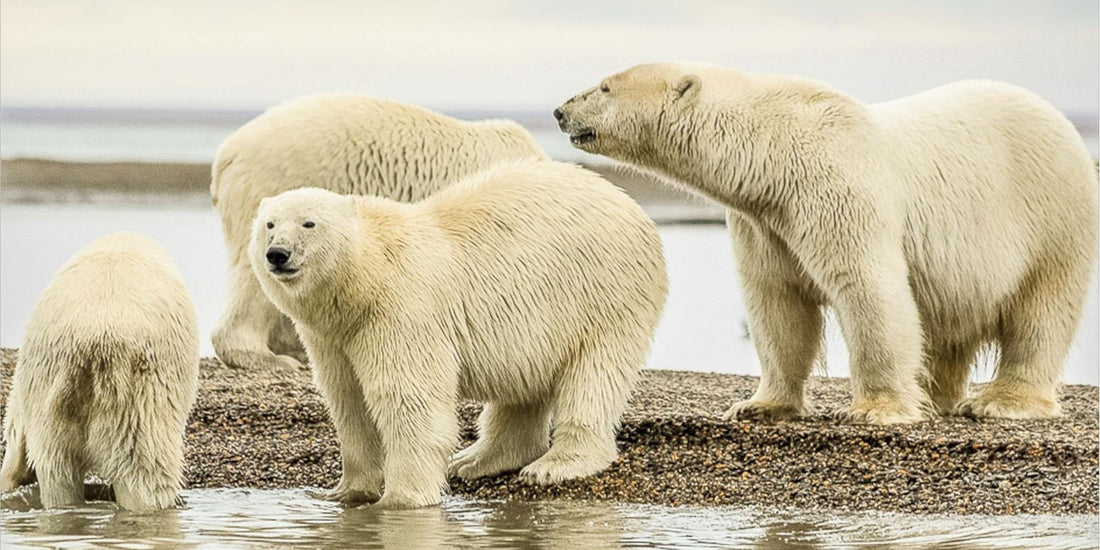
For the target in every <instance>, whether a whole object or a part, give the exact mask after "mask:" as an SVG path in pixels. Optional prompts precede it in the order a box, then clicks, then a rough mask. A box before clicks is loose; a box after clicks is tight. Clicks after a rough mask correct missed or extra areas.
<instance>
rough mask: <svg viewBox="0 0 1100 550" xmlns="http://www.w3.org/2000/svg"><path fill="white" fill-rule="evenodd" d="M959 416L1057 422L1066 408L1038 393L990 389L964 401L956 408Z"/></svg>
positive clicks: (1009, 389) (991, 387)
mask: <svg viewBox="0 0 1100 550" xmlns="http://www.w3.org/2000/svg"><path fill="white" fill-rule="evenodd" d="M955 413H956V414H958V415H960V416H969V417H972V418H1009V419H1014V420H1025V419H1035V418H1054V417H1057V416H1060V415H1061V414H1062V408H1061V406H1059V405H1058V402H1057V401H1055V400H1054V399H1049V398H1044V397H1042V396H1039V395H1035V392H1026V391H1020V390H1019V389H1016V388H998V387H996V386H990V387H988V388H986V389H985V391H983V392H982V393H980V394H978V395H977V396H975V397H971V398H969V399H964V400H962V401H961V402H960V403H959V404H958V406H957V407H955Z"/></svg>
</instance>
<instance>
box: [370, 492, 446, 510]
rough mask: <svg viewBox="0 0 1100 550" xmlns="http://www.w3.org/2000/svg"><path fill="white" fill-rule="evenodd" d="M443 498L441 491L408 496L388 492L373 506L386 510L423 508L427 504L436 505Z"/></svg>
mask: <svg viewBox="0 0 1100 550" xmlns="http://www.w3.org/2000/svg"><path fill="white" fill-rule="evenodd" d="M441 500H442V498H440V495H439V492H438V491H437V492H435V493H431V494H424V495H416V496H408V495H398V494H394V493H389V492H387V493H386V494H384V495H382V498H381V499H380V500H379V501H378V502H376V503H375V504H373V505H372V506H371V508H381V509H384V510H409V509H412V508H423V507H425V506H436V505H438V504H439V502H440V501H441Z"/></svg>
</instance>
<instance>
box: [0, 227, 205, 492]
mask: <svg viewBox="0 0 1100 550" xmlns="http://www.w3.org/2000/svg"><path fill="white" fill-rule="evenodd" d="M198 376H199V330H198V321H197V319H196V318H195V310H194V307H193V306H192V304H191V297H190V295H189V294H188V292H187V288H186V287H184V284H183V280H182V279H181V278H180V275H179V272H178V271H177V269H176V266H175V264H174V263H173V262H172V259H171V258H170V257H169V256H168V253H167V252H165V251H164V249H163V248H161V246H160V245H159V244H157V242H156V241H154V240H153V239H151V238H149V237H146V236H144V235H138V234H135V233H115V234H112V235H109V236H106V237H103V238H101V239H99V240H97V241H95V242H94V243H92V244H90V245H89V246H88V247H87V248H85V249H84V250H82V251H81V252H80V253H78V254H77V255H75V256H73V257H72V258H71V259H70V260H69V261H68V263H66V264H65V265H64V266H63V267H62V268H61V270H60V271H58V272H57V275H56V276H54V279H53V281H52V282H50V284H49V286H48V287H47V288H46V290H45V291H44V292H43V293H42V296H41V297H40V298H39V300H38V305H37V306H36V307H35V310H34V313H33V315H32V316H31V321H30V324H29V325H28V326H27V332H26V337H25V339H24V340H23V347H22V348H20V350H19V360H18V362H17V364H16V368H15V376H14V377H13V380H12V384H13V385H12V391H11V395H10V397H9V400H8V410H7V414H6V415H5V419H4V420H5V423H4V438H5V440H6V443H7V448H6V451H5V453H4V464H3V468H2V469H0V487H2V489H3V490H5V491H7V490H11V489H13V488H15V487H18V486H19V485H23V484H25V483H28V482H30V481H32V480H33V479H34V477H35V476H36V475H37V478H38V482H39V485H40V489H41V491H40V494H41V497H42V504H43V505H44V506H45V507H47V508H54V507H58V506H68V505H75V504H80V503H82V502H84V476H85V474H87V473H89V472H90V473H95V474H97V475H99V476H101V477H103V478H105V479H107V480H108V481H110V482H111V484H112V485H113V486H114V489H115V496H116V499H117V501H118V504H119V506H120V507H122V508H124V509H128V510H138V511H147V510H157V509H161V508H166V507H169V506H172V505H173V504H174V503H175V501H176V494H177V492H178V491H179V487H180V482H181V479H182V474H183V432H184V426H185V423H186V421H187V415H188V414H189V413H190V411H191V405H192V404H193V403H194V400H195V392H196V390H197V389H198Z"/></svg>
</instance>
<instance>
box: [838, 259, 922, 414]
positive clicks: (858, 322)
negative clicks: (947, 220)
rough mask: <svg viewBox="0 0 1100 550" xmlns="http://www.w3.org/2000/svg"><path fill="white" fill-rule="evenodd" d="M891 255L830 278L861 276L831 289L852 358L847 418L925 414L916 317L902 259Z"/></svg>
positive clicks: (919, 328) (915, 308)
mask: <svg viewBox="0 0 1100 550" xmlns="http://www.w3.org/2000/svg"><path fill="white" fill-rule="evenodd" d="M891 256H892V255H891V254H890V253H888V252H882V253H881V254H880V255H878V256H877V258H876V259H877V262H876V261H872V260H870V259H869V258H863V259H862V261H863V262H864V263H866V264H870V265H866V266H863V267H865V268H867V270H866V271H862V270H861V271H860V272H857V273H851V274H842V275H841V276H839V277H835V279H834V280H836V281H841V282H843V281H851V280H852V279H855V280H859V281H860V282H859V283H857V284H837V285H836V289H835V294H836V296H837V298H836V300H835V305H836V310H837V317H838V319H839V320H840V325H841V330H842V331H843V332H844V336H845V340H847V342H848V347H849V350H850V353H851V357H852V368H851V370H852V385H853V400H852V406H851V407H850V408H849V409H848V410H846V411H844V412H843V413H841V417H842V418H844V419H846V420H847V421H849V422H855V423H868V424H897V423H906V422H917V421H919V420H921V419H922V417H923V413H922V408H923V406H924V404H925V402H926V395H925V393H924V391H923V389H922V388H921V387H920V384H919V383H918V377H919V375H920V373H921V368H922V363H923V361H922V358H921V347H922V343H921V327H920V316H919V315H918V313H917V306H916V303H915V302H914V300H913V296H912V293H911V291H910V289H909V284H908V278H907V274H906V270H905V262H904V260H903V259H902V258H900V257H891ZM852 262H853V264H854V265H861V264H860V263H857V262H855V261H854V260H852ZM875 263H879V265H874V264H875Z"/></svg>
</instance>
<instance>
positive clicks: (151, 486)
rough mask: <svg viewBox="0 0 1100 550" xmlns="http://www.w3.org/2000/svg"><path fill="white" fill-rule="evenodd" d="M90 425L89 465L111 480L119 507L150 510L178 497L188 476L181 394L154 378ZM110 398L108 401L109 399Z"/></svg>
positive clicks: (134, 385) (123, 395) (124, 395)
mask: <svg viewBox="0 0 1100 550" xmlns="http://www.w3.org/2000/svg"><path fill="white" fill-rule="evenodd" d="M129 386H130V387H131V388H132V390H131V391H130V392H120V394H119V395H118V401H117V402H115V403H113V404H112V406H111V408H110V409H113V410H110V409H107V410H106V411H105V413H104V414H102V415H99V416H95V417H93V418H91V419H90V422H89V425H88V458H89V461H90V462H89V469H90V470H91V471H93V472H95V473H97V474H100V475H102V476H103V477H105V478H107V480H108V481H110V483H111V486H112V487H113V488H114V492H115V501H116V502H117V503H118V506H119V508H122V509H123V510H130V511H135V512H150V511H154V510H162V509H165V508H169V507H172V506H174V505H175V504H176V502H177V496H178V494H179V488H180V483H181V481H182V476H183V446H184V442H183V425H184V422H185V421H186V416H187V413H188V411H187V410H186V409H184V408H182V407H172V406H171V405H170V404H171V403H174V402H176V399H178V396H177V395H174V392H173V390H172V389H168V388H161V387H156V386H155V383H153V382H151V381H150V380H148V379H141V378H139V379H137V380H133V381H131V383H130V384H129ZM104 401H105V400H104Z"/></svg>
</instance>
